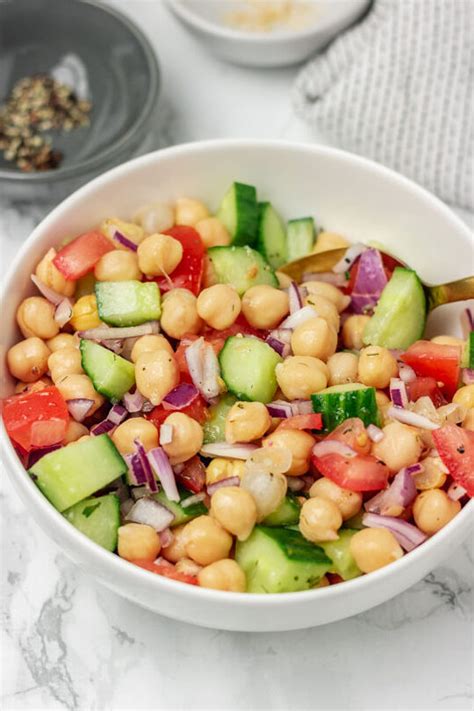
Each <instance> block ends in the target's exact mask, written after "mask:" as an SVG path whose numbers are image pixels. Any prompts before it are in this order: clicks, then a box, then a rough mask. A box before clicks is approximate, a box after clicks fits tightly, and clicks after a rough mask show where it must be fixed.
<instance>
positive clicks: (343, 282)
mask: <svg viewBox="0 0 474 711" xmlns="http://www.w3.org/2000/svg"><path fill="white" fill-rule="evenodd" d="M301 281H302V282H303V283H304V282H305V281H324V282H326V284H332V285H333V286H347V285H348V283H349V281H348V280H347V279H346V277H345V274H334V272H305V273H304V274H303V279H302V280H301Z"/></svg>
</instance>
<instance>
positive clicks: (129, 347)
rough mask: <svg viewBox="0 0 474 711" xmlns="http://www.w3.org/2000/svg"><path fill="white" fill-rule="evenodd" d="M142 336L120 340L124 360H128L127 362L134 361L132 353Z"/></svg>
mask: <svg viewBox="0 0 474 711" xmlns="http://www.w3.org/2000/svg"><path fill="white" fill-rule="evenodd" d="M139 338H140V336H133V338H123V339H120V340H121V341H122V352H121V354H120V355H121V356H122V358H126V359H127V360H132V351H133V346H134V345H135V343H136V342H137V341H138V339H139Z"/></svg>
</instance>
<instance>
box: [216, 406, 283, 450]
mask: <svg viewBox="0 0 474 711" xmlns="http://www.w3.org/2000/svg"><path fill="white" fill-rule="evenodd" d="M271 424H272V418H271V417H270V414H269V412H268V410H267V408H266V407H265V405H263V404H262V403H261V402H236V403H234V405H232V407H231V408H230V410H229V412H228V414H227V417H226V420H225V439H226V442H229V444H234V443H235V442H253V441H254V440H256V439H260V437H263V435H264V434H265V432H266V431H267V430H268V428H269V427H270V425H271Z"/></svg>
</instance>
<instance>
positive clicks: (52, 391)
mask: <svg viewBox="0 0 474 711" xmlns="http://www.w3.org/2000/svg"><path fill="white" fill-rule="evenodd" d="M3 421H4V423H5V428H6V430H7V433H8V435H9V436H10V438H11V439H12V440H13V441H14V442H15V443H16V444H19V445H20V446H21V447H22V449H24V450H25V451H26V452H29V451H30V450H31V449H41V448H42V447H49V446H50V445H52V444H58V443H59V442H62V440H63V439H64V436H65V434H66V428H67V425H68V422H69V412H68V409H67V405H66V402H65V400H64V398H63V397H62V395H61V393H60V392H59V390H58V389H57V388H56V387H54V386H51V387H49V388H43V390H38V391H36V392H30V393H26V394H23V393H22V394H20V395H14V396H13V397H9V398H7V399H6V400H5V401H4V403H3Z"/></svg>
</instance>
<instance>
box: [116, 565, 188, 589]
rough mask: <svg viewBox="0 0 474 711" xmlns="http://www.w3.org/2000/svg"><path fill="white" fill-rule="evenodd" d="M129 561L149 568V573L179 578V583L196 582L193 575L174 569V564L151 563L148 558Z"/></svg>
mask: <svg viewBox="0 0 474 711" xmlns="http://www.w3.org/2000/svg"><path fill="white" fill-rule="evenodd" d="M130 562H131V563H133V564H134V565H138V567H139V568H143V569H144V570H149V571H150V573H155V575H163V576H164V577H165V578H171V580H179V582H180V583H188V585H197V584H198V579H197V578H196V577H195V576H194V575H186V573H180V572H179V570H176V568H175V567H174V565H161V564H160V563H153V562H151V561H149V560H131V561H130Z"/></svg>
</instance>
